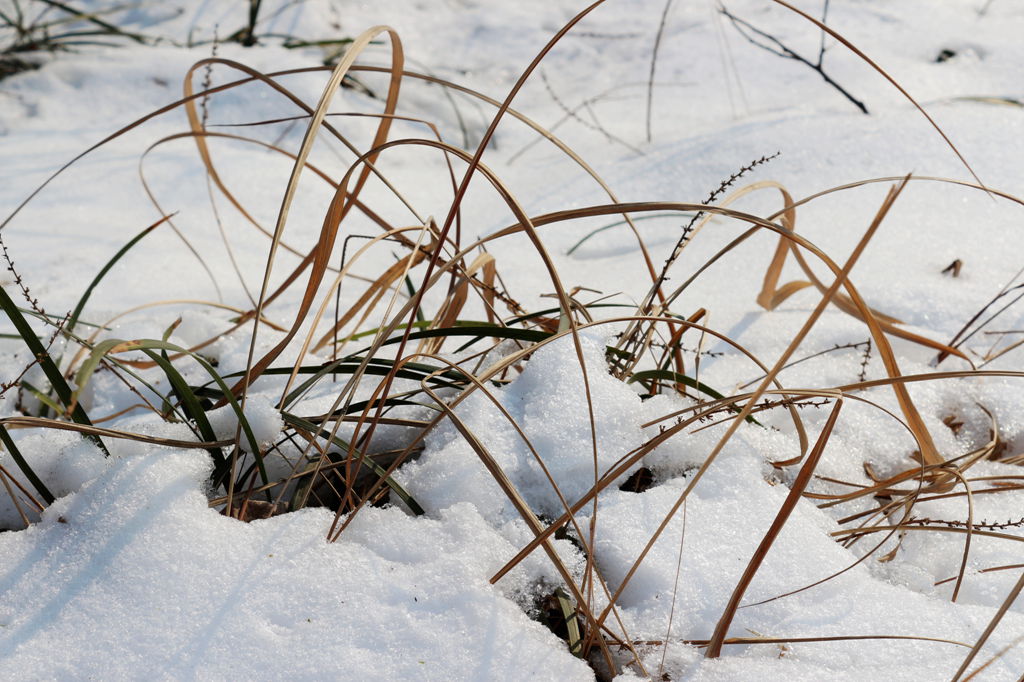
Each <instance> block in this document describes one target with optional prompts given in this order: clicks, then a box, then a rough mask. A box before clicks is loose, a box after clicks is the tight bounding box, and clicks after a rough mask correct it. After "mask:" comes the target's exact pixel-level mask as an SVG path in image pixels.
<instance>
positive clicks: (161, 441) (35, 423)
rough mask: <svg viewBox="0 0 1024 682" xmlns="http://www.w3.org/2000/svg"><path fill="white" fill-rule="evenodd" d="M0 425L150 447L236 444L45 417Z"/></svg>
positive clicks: (11, 419) (7, 419)
mask: <svg viewBox="0 0 1024 682" xmlns="http://www.w3.org/2000/svg"><path fill="white" fill-rule="evenodd" d="M0 424H2V425H4V426H20V427H24V428H39V429H54V430H56V431H74V432H76V433H81V434H82V435H85V436H109V437H110V438H119V439H121V440H133V441H137V442H139V443H149V444H150V445H163V446H166V447H169V448H190V449H203V450H208V449H210V448H222V447H225V446H227V445H231V444H232V443H233V442H234V441H233V440H218V441H209V442H202V441H198V442H197V441H191V440H179V439H177V438H161V437H158V436H146V435H143V434H141V433H133V432H131V431H122V430H120V429H105V428H102V427H99V426H87V425H85V424H76V423H73V422H62V421H57V420H55V419H46V418H45V417H3V418H0Z"/></svg>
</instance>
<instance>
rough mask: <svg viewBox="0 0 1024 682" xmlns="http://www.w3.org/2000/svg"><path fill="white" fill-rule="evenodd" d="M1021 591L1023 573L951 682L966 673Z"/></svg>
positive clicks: (1023, 580) (1023, 584)
mask: <svg viewBox="0 0 1024 682" xmlns="http://www.w3.org/2000/svg"><path fill="white" fill-rule="evenodd" d="M1022 589H1024V573H1021V574H1020V578H1018V579H1017V583H1016V584H1015V585H1014V586H1013V589H1011V590H1010V593H1009V594H1008V595H1006V599H1004V600H1003V603H1002V604H1000V605H999V608H998V609H997V610H996V613H995V615H993V616H992V620H990V621H989V623H988V625H987V626H986V627H985V631H984V632H982V633H981V636H980V637H978V641H977V642H975V643H974V646H973V647H971V651H970V653H968V654H967V657H966V658H964V662H963V663H961V664H960V667H959V668H958V669H957V671H956V672H955V673H953V677H952V682H958V681H959V680H960V679H961V678H962V677H963V675H964V673H965V672H967V668H969V667H970V665H971V661H973V660H974V658H975V656H977V655H978V652H979V651H981V648H982V647H983V646H985V642H987V641H988V638H989V637H990V636H991V635H992V632H993V631H995V629H996V627H997V626H998V625H999V621H1001V620H1002V619H1003V616H1005V615H1006V612H1007V611H1009V609H1010V607H1011V606H1013V602H1015V601H1016V600H1017V597H1018V595H1020V592H1021V590H1022Z"/></svg>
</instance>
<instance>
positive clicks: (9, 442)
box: [0, 424, 56, 504]
mask: <svg viewBox="0 0 1024 682" xmlns="http://www.w3.org/2000/svg"><path fill="white" fill-rule="evenodd" d="M0 441H2V442H3V444H4V447H5V448H7V451H8V452H9V453H11V459H13V460H14V463H15V464H17V465H18V468H19V469H21V473H23V474H25V478H26V479H28V482H29V483H31V484H32V486H33V487H35V489H36V490H37V491H39V495H40V496H42V498H43V500H45V501H46V504H53V500H54V499H56V498H54V496H53V493H51V492H50V491H49V489H48V488H47V487H46V485H44V484H43V482H42V481H41V480H40V479H39V477H38V476H36V472H34V471H32V467H30V466H29V465H28V462H27V461H26V460H25V458H24V457H23V456H22V454H21V451H20V450H18V446H17V445H15V444H14V439H13V438H11V434H9V433H7V429H6V428H4V425H3V424H0Z"/></svg>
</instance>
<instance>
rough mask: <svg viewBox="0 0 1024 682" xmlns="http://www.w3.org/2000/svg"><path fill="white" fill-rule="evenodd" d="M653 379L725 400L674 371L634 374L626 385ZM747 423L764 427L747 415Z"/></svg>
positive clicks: (708, 388) (659, 370)
mask: <svg viewBox="0 0 1024 682" xmlns="http://www.w3.org/2000/svg"><path fill="white" fill-rule="evenodd" d="M651 379H658V380H661V381H671V382H672V383H675V384H685V385H687V386H689V387H690V388H692V389H694V390H695V391H700V392H701V393H703V394H705V395H709V396H711V397H712V398H714V399H715V400H725V396H724V395H722V394H721V393H719V392H718V391H716V390H715V389H713V388H711V387H710V386H708V385H707V384H703V383H701V382H699V381H697V380H696V379H694V378H693V377H690V376H687V375H685V374H680V373H679V372H673V371H671V370H667V369H649V370H645V371H643V372H636V373H635V374H633V376H631V377H629V380H628V381H627V382H626V383H627V384H632V383H634V382H636V381H648V380H651ZM730 409H731V410H732V411H733V412H739V410H737V409H736V408H735V407H731V408H730ZM747 421H748V422H750V423H751V424H757V425H758V426H764V425H763V424H762V423H761V422H759V421H757V420H756V419H754V418H753V417H751V416H750V415H747Z"/></svg>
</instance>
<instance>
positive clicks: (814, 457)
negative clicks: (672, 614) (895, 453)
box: [704, 398, 843, 658]
mask: <svg viewBox="0 0 1024 682" xmlns="http://www.w3.org/2000/svg"><path fill="white" fill-rule="evenodd" d="M842 406H843V399H842V398H837V399H836V402H835V406H834V407H833V408H832V411H831V412H830V413H829V415H828V420H826V422H825V425H824V426H822V428H821V433H820V434H819V435H818V440H817V442H816V443H815V444H814V447H813V448H812V449H811V452H810V453H809V454H808V455H807V458H806V459H805V460H804V463H803V465H802V466H801V467H800V472H799V473H798V474H797V476H796V478H795V479H794V480H793V483H792V485H791V486H790V490H789V493H788V494H787V495H786V500H785V502H783V503H782V507H781V508H780V509H779V512H778V514H776V516H775V520H774V521H772V525H771V526H770V527H769V528H768V530H767V532H765V534H764V537H763V538H761V543H760V544H759V545H758V547H757V549H756V550H755V551H754V555H753V556H752V557H751V558H750V563H748V564H747V568H746V570H744V572H743V575H742V577H740V579H739V581H738V582H737V583H736V587H735V588H733V592H732V596H731V597H730V598H729V603H728V604H727V605H726V607H725V610H724V611H723V612H722V616H721V617H720V618H719V619H718V624H717V625H716V626H715V631H714V633H713V634H712V635H711V640H710V641H709V642H708V648H707V651H706V652H705V654H704V655H705V656H707V657H708V658H718V657H719V656H720V655H721V654H722V643H723V642H724V641H725V638H726V636H727V635H728V633H729V625H730V624H731V623H732V619H733V617H734V616H735V615H736V609H737V608H739V605H740V602H741V601H742V600H743V595H744V594H745V593H746V591H747V587H749V586H750V583H751V581H752V580H753V579H754V575H756V574H757V569H759V568H760V567H761V563H762V562H763V561H764V558H765V557H766V556H767V555H768V551H769V550H770V549H771V547H772V544H773V543H774V542H775V540H776V538H778V536H779V533H781V532H782V527H783V526H785V525H786V521H788V520H789V516H790V514H792V513H793V510H794V509H795V508H796V504H797V502H799V501H800V497H801V495H802V494H803V491H804V489H805V488H806V487H807V484H808V483H810V482H811V476H812V475H813V474H814V470H815V469H816V468H817V466H818V462H819V460H820V459H821V455H822V453H824V452H825V446H826V445H828V439H829V437H830V436H831V435H832V429H833V428H834V427H835V425H836V420H837V419H838V418H839V410H840V409H842Z"/></svg>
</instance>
